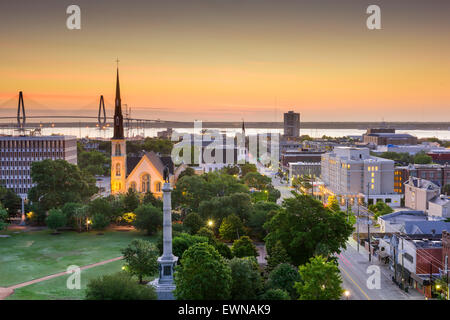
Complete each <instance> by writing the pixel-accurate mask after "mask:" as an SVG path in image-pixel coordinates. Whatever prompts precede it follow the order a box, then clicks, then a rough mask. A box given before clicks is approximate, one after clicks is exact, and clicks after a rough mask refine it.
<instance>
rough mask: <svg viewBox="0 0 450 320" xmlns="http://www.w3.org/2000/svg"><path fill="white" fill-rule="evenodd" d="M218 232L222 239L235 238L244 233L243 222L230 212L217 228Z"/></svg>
mask: <svg viewBox="0 0 450 320" xmlns="http://www.w3.org/2000/svg"><path fill="white" fill-rule="evenodd" d="M219 234H220V236H221V237H222V239H225V240H230V241H232V240H236V239H239V237H240V236H241V235H243V234H244V224H243V223H242V221H241V219H239V217H238V216H237V215H235V214H234V213H233V214H230V215H229V216H228V217H226V218H225V219H223V220H222V224H221V225H220V228H219Z"/></svg>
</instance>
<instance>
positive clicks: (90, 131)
mask: <svg viewBox="0 0 450 320" xmlns="http://www.w3.org/2000/svg"><path fill="white" fill-rule="evenodd" d="M165 129H166V128H145V129H130V130H129V131H128V132H127V129H125V135H126V136H127V137H133V136H137V135H142V134H144V135H145V136H146V137H156V136H157V132H159V131H164V130H165ZM204 129H210V130H218V131H220V132H225V133H227V135H231V136H233V135H235V133H237V132H241V129H240V128H204ZM175 131H176V132H180V133H185V132H187V133H194V132H198V130H194V128H177V129H175ZM245 132H246V134H247V135H254V134H257V133H281V134H282V133H283V129H257V128H255V129H253V128H248V129H246V130H245ZM364 132H365V130H358V129H300V134H302V135H306V134H307V135H309V136H311V137H313V138H320V137H322V136H323V135H326V136H330V137H343V136H357V135H362V134H363V133H364ZM396 132H397V133H409V134H411V135H414V136H416V137H418V138H429V137H436V138H438V139H441V140H450V131H449V130H397V131H396ZM0 134H17V132H15V131H14V130H13V129H5V128H2V129H0ZM51 134H64V135H74V136H76V137H77V138H84V137H89V138H103V139H107V138H110V137H112V134H113V133H112V128H111V127H107V128H105V129H103V130H99V129H98V128H97V127H96V126H91V127H71V128H52V127H47V128H45V127H44V128H42V135H51Z"/></svg>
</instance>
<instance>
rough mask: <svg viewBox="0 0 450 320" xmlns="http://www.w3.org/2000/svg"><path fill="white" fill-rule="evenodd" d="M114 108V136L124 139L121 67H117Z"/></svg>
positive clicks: (114, 137)
mask: <svg viewBox="0 0 450 320" xmlns="http://www.w3.org/2000/svg"><path fill="white" fill-rule="evenodd" d="M115 101H116V102H115V108H114V136H113V139H123V138H124V136H123V115H122V101H121V99H120V84H119V67H117V79H116V99H115Z"/></svg>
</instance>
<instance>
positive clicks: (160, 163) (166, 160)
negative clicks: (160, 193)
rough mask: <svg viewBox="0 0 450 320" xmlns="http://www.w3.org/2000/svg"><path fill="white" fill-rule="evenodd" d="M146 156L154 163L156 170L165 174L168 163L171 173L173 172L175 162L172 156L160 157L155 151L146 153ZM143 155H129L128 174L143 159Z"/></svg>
mask: <svg viewBox="0 0 450 320" xmlns="http://www.w3.org/2000/svg"><path fill="white" fill-rule="evenodd" d="M144 157H147V159H148V160H149V161H150V162H151V163H152V164H153V166H154V167H155V169H156V170H158V172H159V173H160V174H161V175H162V176H163V173H164V166H165V165H167V166H168V167H169V172H170V174H173V172H174V170H173V167H174V165H173V162H172V158H171V157H170V156H166V157H160V156H158V155H157V154H156V153H155V152H153V151H150V152H146V153H145V154H144ZM141 159H142V157H127V176H128V175H129V174H130V173H131V172H132V171H133V170H134V168H135V167H136V166H137V165H138V163H139V161H141Z"/></svg>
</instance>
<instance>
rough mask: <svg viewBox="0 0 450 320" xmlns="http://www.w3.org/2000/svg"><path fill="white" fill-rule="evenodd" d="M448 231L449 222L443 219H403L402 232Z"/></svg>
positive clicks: (432, 232) (435, 232)
mask: <svg viewBox="0 0 450 320" xmlns="http://www.w3.org/2000/svg"><path fill="white" fill-rule="evenodd" d="M444 230H445V231H447V232H448V231H450V222H445V221H405V224H404V226H403V232H404V233H406V234H442V231H444Z"/></svg>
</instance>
